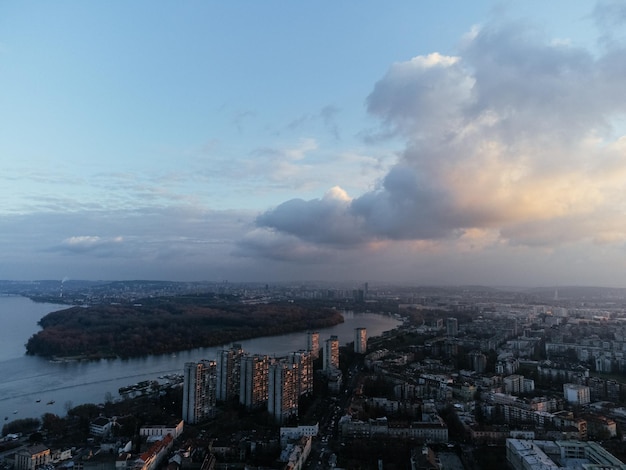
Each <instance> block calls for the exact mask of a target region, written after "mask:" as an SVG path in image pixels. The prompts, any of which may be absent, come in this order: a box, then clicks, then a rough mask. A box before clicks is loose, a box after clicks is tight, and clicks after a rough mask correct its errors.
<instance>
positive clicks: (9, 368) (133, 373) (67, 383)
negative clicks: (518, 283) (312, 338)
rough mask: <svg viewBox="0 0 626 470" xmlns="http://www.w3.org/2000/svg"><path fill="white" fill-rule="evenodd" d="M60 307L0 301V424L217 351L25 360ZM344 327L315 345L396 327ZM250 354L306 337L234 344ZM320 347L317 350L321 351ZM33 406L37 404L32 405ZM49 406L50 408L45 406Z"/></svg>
mask: <svg viewBox="0 0 626 470" xmlns="http://www.w3.org/2000/svg"><path fill="white" fill-rule="evenodd" d="M61 308H63V306H59V305H54V304H38V303H35V302H32V301H31V300H30V299H27V298H23V297H0V325H2V327H0V422H5V421H3V420H4V418H5V417H6V418H7V419H8V421H11V420H14V419H19V418H38V417H40V416H41V415H43V414H44V413H47V412H50V413H56V414H59V415H65V412H66V407H67V406H69V405H70V404H71V406H76V405H80V404H83V403H102V402H104V401H105V396H106V395H107V394H112V395H113V397H114V398H118V397H119V395H118V389H119V388H120V387H122V386H125V385H131V384H134V383H136V382H139V381H141V380H152V379H156V378H157V377H158V376H160V375H164V374H172V373H176V374H182V372H183V366H184V363H185V362H188V361H197V360H199V359H215V358H216V357H217V351H218V350H219V349H221V347H213V348H199V349H193V350H190V351H182V352H178V353H176V354H168V355H159V356H145V357H141V358H134V359H103V360H100V361H89V362H61V363H55V362H50V361H49V360H47V359H44V358H40V357H34V356H26V355H25V347H24V344H25V343H26V341H28V338H30V337H31V336H32V335H33V334H34V333H36V332H37V331H39V329H40V328H39V325H37V322H38V321H39V319H41V317H43V316H44V315H46V314H47V313H49V312H52V311H55V310H60V309H61ZM344 319H345V322H344V323H342V324H340V325H336V326H334V327H330V328H322V329H320V330H318V331H319V332H320V343H321V344H322V343H323V341H324V340H325V339H327V338H328V337H330V336H331V335H337V336H338V337H339V341H340V344H346V343H349V342H351V341H353V340H354V329H355V328H358V327H364V328H367V335H368V337H373V336H378V335H380V334H381V333H382V332H383V331H387V330H391V329H393V328H395V327H396V326H398V325H399V323H400V322H398V321H397V320H396V319H395V318H392V317H389V316H385V315H379V314H374V313H356V314H353V313H346V314H344ZM240 343H241V344H242V346H243V349H244V350H245V351H247V352H250V353H258V354H268V355H275V356H282V355H286V354H288V353H289V352H292V351H297V350H299V349H305V348H306V333H305V332H299V333H290V334H286V335H280V336H272V337H263V338H255V339H250V340H244V341H240ZM321 344H320V345H321ZM38 400H39V401H38ZM51 401H53V402H54V403H53V404H48V403H49V402H51Z"/></svg>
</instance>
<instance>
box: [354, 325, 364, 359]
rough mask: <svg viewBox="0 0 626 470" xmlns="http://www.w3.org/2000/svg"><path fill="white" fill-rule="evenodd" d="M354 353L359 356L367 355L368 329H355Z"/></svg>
mask: <svg viewBox="0 0 626 470" xmlns="http://www.w3.org/2000/svg"><path fill="white" fill-rule="evenodd" d="M354 352H355V353H357V354H365V353H366V352H367V329H366V328H355V329H354Z"/></svg>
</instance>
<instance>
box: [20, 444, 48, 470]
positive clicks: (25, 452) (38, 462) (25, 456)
mask: <svg viewBox="0 0 626 470" xmlns="http://www.w3.org/2000/svg"><path fill="white" fill-rule="evenodd" d="M50 460H51V457H50V449H49V448H48V447H46V446H44V445H41V444H39V445H34V446H29V447H26V448H24V449H22V450H19V451H18V452H17V453H16V454H15V469H16V470H35V469H36V468H38V467H40V466H42V465H47V464H49V463H50Z"/></svg>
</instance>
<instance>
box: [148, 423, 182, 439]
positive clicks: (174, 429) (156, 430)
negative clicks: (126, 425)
mask: <svg viewBox="0 0 626 470" xmlns="http://www.w3.org/2000/svg"><path fill="white" fill-rule="evenodd" d="M183 429H184V421H178V422H175V423H172V424H171V425H165V424H154V425H149V426H142V427H141V428H139V435H140V436H147V437H151V436H161V437H164V436H167V435H168V434H170V435H171V436H172V437H173V438H174V439H177V438H178V436H180V435H181V434H182V433H183Z"/></svg>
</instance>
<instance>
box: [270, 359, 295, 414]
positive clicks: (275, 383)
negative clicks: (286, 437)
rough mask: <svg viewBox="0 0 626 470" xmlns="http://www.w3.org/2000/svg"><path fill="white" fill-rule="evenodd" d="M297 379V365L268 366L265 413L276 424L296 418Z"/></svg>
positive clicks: (280, 364)
mask: <svg viewBox="0 0 626 470" xmlns="http://www.w3.org/2000/svg"><path fill="white" fill-rule="evenodd" d="M299 377H300V374H299V372H298V364H293V363H289V362H288V361H278V362H274V363H273V364H270V366H269V384H268V402H267V411H268V413H269V414H270V415H271V416H272V417H273V418H274V422H275V423H276V424H285V423H286V422H287V421H288V420H289V419H290V418H293V417H297V416H298V399H299V398H300V393H299V391H300V386H299V383H298V380H299Z"/></svg>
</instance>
